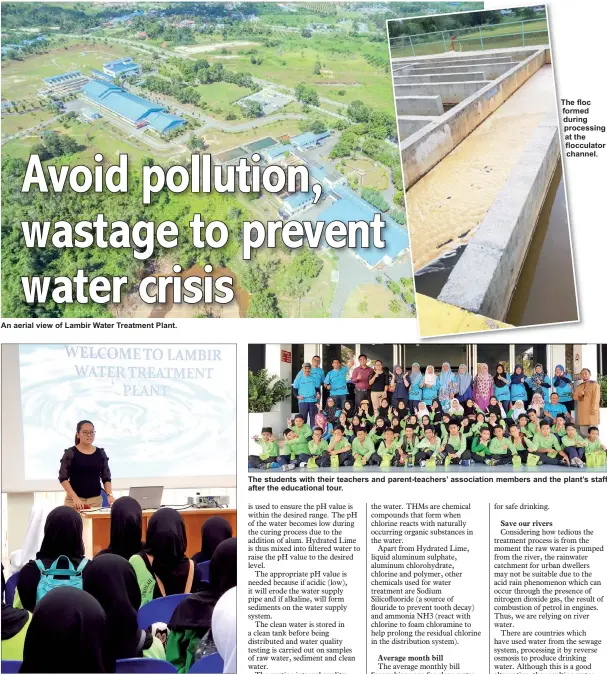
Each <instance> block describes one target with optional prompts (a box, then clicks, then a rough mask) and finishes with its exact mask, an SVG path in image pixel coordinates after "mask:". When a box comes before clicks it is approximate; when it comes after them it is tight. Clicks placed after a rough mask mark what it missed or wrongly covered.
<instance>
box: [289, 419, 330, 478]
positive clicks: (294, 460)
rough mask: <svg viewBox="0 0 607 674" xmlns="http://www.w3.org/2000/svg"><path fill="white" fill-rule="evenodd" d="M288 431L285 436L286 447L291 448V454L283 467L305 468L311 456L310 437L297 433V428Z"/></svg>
mask: <svg viewBox="0 0 607 674" xmlns="http://www.w3.org/2000/svg"><path fill="white" fill-rule="evenodd" d="M288 431H289V432H288V433H287V434H286V436H285V437H286V440H285V447H286V448H288V449H289V452H290V456H289V458H288V460H287V463H284V464H283V465H282V469H283V470H293V469H294V468H305V467H306V466H307V465H308V459H309V458H310V450H309V449H308V443H309V442H310V439H309V438H308V437H307V436H305V435H304V434H303V433H302V434H301V435H297V433H296V431H295V428H290V429H288ZM321 437H322V429H321Z"/></svg>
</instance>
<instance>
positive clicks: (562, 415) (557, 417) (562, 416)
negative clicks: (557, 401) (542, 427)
mask: <svg viewBox="0 0 607 674" xmlns="http://www.w3.org/2000/svg"><path fill="white" fill-rule="evenodd" d="M556 419H565V420H566V417H565V415H564V414H563V413H562V412H561V413H560V414H557V415H556ZM556 419H555V421H556Z"/></svg>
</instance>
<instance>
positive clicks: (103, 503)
mask: <svg viewBox="0 0 607 674" xmlns="http://www.w3.org/2000/svg"><path fill="white" fill-rule="evenodd" d="M101 507H102V508H109V507H110V502H109V501H108V498H107V494H106V493H105V489H102V490H101Z"/></svg>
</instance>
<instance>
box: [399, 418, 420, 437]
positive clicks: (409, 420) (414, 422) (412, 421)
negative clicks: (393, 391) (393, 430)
mask: <svg viewBox="0 0 607 674" xmlns="http://www.w3.org/2000/svg"><path fill="white" fill-rule="evenodd" d="M422 416H423V414H422ZM405 426H413V427H414V428H415V432H416V433H417V431H418V430H419V422H418V420H417V414H410V415H409V416H408V417H407V418H406V419H403V420H402V421H401V422H400V427H401V428H404V427H405Z"/></svg>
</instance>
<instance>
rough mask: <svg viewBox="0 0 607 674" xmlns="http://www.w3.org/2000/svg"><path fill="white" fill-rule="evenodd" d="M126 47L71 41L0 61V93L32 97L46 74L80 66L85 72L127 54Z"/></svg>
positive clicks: (6, 96) (16, 98) (13, 96)
mask: <svg viewBox="0 0 607 674" xmlns="http://www.w3.org/2000/svg"><path fill="white" fill-rule="evenodd" d="M127 50H128V47H126V45H125V46H123V47H118V45H111V44H110V45H107V46H106V45H96V46H91V47H89V46H87V45H84V44H79V45H71V46H69V47H67V48H66V49H64V48H61V49H54V50H53V51H51V52H49V53H48V54H41V55H39V56H30V57H28V58H26V59H25V60H24V61H6V62H3V63H2V97H3V98H7V99H9V100H20V99H24V98H32V97H34V96H35V95H36V92H37V91H38V90H39V89H42V88H43V86H44V82H43V81H42V80H43V79H44V78H45V77H51V76H53V75H60V74H61V73H66V72H69V71H71V70H80V71H81V72H83V73H84V74H85V75H88V74H90V71H91V70H92V69H95V68H97V69H98V68H100V67H101V66H102V65H103V63H105V62H106V61H111V60H112V59H115V58H118V57H120V56H128V55H129V54H128V52H127Z"/></svg>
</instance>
